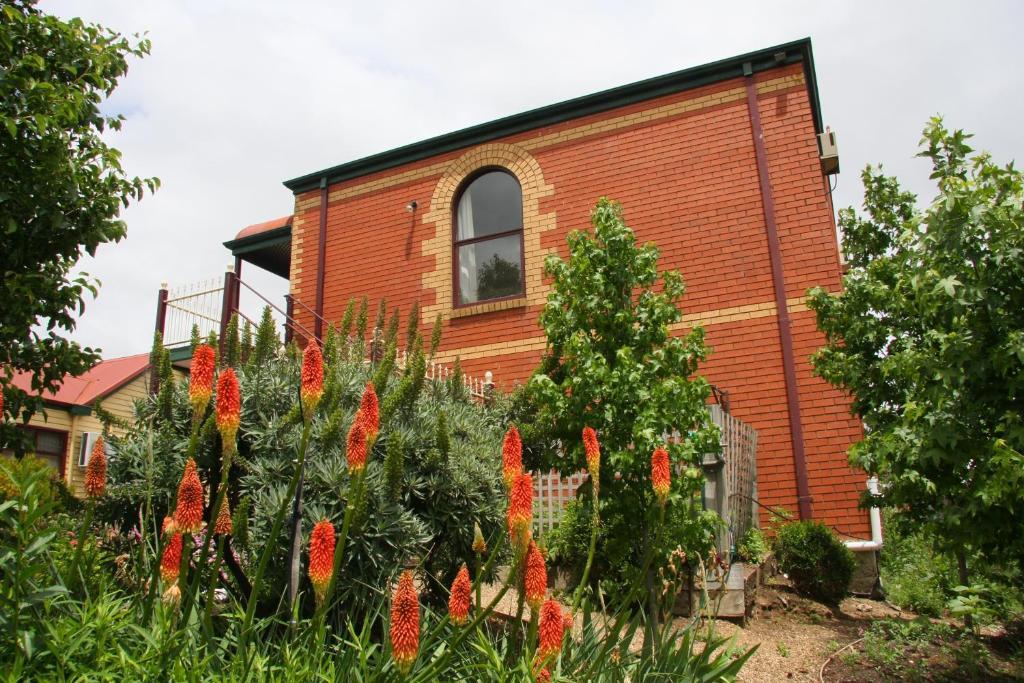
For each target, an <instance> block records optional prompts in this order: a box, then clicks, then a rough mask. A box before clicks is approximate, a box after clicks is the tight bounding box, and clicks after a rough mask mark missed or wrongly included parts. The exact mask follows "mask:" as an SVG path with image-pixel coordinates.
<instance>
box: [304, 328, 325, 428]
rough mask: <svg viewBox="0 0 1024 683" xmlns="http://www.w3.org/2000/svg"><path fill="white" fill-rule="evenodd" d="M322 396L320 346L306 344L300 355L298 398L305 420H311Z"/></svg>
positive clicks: (322, 369)
mask: <svg viewBox="0 0 1024 683" xmlns="http://www.w3.org/2000/svg"><path fill="white" fill-rule="evenodd" d="M323 395H324V357H323V354H321V353H320V345H319V344H317V343H316V341H315V340H314V341H310V342H309V343H308V344H306V350H305V351H304V352H303V353H302V388H301V390H300V391H299V396H300V397H301V399H302V413H303V415H305V416H306V419H312V417H313V411H315V410H316V406H317V404H319V403H320V397H321V396H323Z"/></svg>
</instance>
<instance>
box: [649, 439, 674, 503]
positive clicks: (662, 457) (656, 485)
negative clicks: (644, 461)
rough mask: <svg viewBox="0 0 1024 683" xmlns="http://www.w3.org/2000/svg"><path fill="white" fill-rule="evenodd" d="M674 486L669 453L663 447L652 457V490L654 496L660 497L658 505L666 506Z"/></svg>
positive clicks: (655, 451)
mask: <svg viewBox="0 0 1024 683" xmlns="http://www.w3.org/2000/svg"><path fill="white" fill-rule="evenodd" d="M671 484H672V473H671V469H670V468H669V462H668V451H666V450H665V449H664V448H662V447H660V446H659V447H658V448H656V449H655V450H654V454H653V455H651V488H653V489H654V495H655V496H657V497H658V503H659V504H660V505H665V501H667V500H668V490H669V487H670V486H671Z"/></svg>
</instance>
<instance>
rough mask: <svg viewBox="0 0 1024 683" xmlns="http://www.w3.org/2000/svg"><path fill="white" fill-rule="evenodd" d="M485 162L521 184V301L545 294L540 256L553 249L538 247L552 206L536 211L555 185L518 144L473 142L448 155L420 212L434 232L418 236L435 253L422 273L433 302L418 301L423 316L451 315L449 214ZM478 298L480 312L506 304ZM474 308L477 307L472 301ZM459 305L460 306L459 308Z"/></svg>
mask: <svg viewBox="0 0 1024 683" xmlns="http://www.w3.org/2000/svg"><path fill="white" fill-rule="evenodd" d="M488 166H498V167H501V168H504V169H507V170H508V171H510V172H511V173H512V174H513V175H515V177H516V179H518V180H519V185H520V186H521V187H522V190H523V252H524V257H525V258H524V260H525V262H526V272H525V276H526V296H525V299H526V303H527V304H531V305H532V304H538V303H543V302H544V300H545V297H546V296H547V292H546V288H545V286H544V284H543V278H542V276H543V272H544V258H545V257H546V256H547V254H548V253H554V250H553V249H548V250H543V249H541V246H540V240H541V235H542V234H543V233H545V232H547V231H548V230H554V228H555V212H554V211H551V212H548V213H541V212H540V200H541V199H542V198H543V197H548V196H551V195H553V194H554V193H555V188H554V186H552V185H549V184H547V183H545V182H544V174H543V173H542V172H541V168H540V164H538V163H537V160H536V159H534V158H533V156H532V155H531V154H530V153H529V152H527V151H526V150H525V149H523V148H522V147H520V146H519V145H511V144H505V143H492V144H486V145H481V146H479V147H475V148H473V149H471V150H470V151H468V152H466V153H465V154H463V155H462V156H461V157H459V158H458V159H456V160H455V161H453V162H452V163H451V164H450V165H449V166H448V167H447V168H446V169H445V170H444V172H443V174H442V175H441V179H440V180H439V181H438V182H437V185H436V186H435V187H434V195H433V196H432V197H431V199H430V210H429V211H427V212H425V213H424V214H423V224H424V225H433V226H434V236H433V237H432V238H430V239H427V240H424V241H423V242H422V249H423V255H424V256H433V257H434V270H432V271H430V272H426V273H424V274H423V289H425V290H433V291H434V294H435V299H434V303H433V304H432V305H429V306H424V307H423V319H424V320H430V319H432V318H433V317H435V316H436V315H437V313H438V312H440V313H441V315H442V316H443V317H444V318H445V319H446V320H447V319H448V318H450V317H451V316H452V311H453V293H452V230H453V226H452V217H453V216H454V208H455V207H454V206H453V202H454V201H455V196H456V192H458V191H459V189H460V188H461V187H462V184H463V182H465V180H466V178H468V177H469V176H470V175H472V174H473V173H475V172H476V171H478V170H480V169H481V168H486V167H488ZM502 303H503V302H499V303H495V304H487V303H483V304H481V305H480V307H479V308H480V310H481V312H483V311H485V310H500V309H501V308H507V307H508V306H507V305H504V306H503V305H501V304H502ZM472 308H473V310H475V309H476V308H477V307H475V306H474V307H472ZM463 310H464V309H459V312H460V313H461V312H462V311H463Z"/></svg>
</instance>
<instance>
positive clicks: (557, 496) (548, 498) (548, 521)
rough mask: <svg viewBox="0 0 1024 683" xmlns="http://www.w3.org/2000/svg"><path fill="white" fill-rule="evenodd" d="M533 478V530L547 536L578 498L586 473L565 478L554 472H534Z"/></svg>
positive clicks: (578, 473)
mask: <svg viewBox="0 0 1024 683" xmlns="http://www.w3.org/2000/svg"><path fill="white" fill-rule="evenodd" d="M532 476H533V528H534V531H535V532H536V533H538V534H541V535H543V534H545V533H546V532H548V531H549V530H551V529H553V528H554V527H556V526H558V522H559V521H560V520H561V519H562V513H563V512H564V510H565V506H566V505H568V504H569V501H570V500H572V499H573V498H575V497H576V489H578V488H579V487H580V486H581V485H582V484H583V482H584V481H586V480H587V476H588V475H587V473H586V472H577V473H575V474H571V475H569V476H568V477H563V476H562V475H560V474H559V473H558V472H555V471H554V470H552V471H551V472H548V473H547V474H541V473H540V472H534V473H533V474H532Z"/></svg>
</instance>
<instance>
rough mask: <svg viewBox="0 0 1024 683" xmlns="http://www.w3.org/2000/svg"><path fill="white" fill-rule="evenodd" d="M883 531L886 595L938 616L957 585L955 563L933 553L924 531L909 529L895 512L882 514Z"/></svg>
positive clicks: (900, 602)
mask: <svg viewBox="0 0 1024 683" xmlns="http://www.w3.org/2000/svg"><path fill="white" fill-rule="evenodd" d="M885 532H886V535H885V545H884V546H883V547H882V552H881V574H882V586H883V588H884V589H885V593H886V598H887V599H888V600H889V601H890V602H892V603H893V604H896V605H898V606H900V607H903V608H905V609H908V610H910V611H912V612H915V613H917V614H923V615H927V616H930V617H937V616H940V615H941V614H942V611H943V610H944V609H945V607H946V603H947V602H948V601H949V599H950V597H951V596H952V593H953V587H954V586H956V584H957V576H956V574H957V570H956V564H955V562H954V561H953V560H951V559H950V558H949V557H948V556H947V555H944V554H942V553H939V552H936V550H935V547H934V544H933V543H932V541H931V540H930V539H929V538H927V537H926V535H925V534H924V533H923V532H920V531H916V532H915V531H913V530H911V529H908V528H907V524H906V523H905V522H904V521H903V517H902V515H900V514H899V513H897V512H892V513H890V514H887V515H886V516H885Z"/></svg>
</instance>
